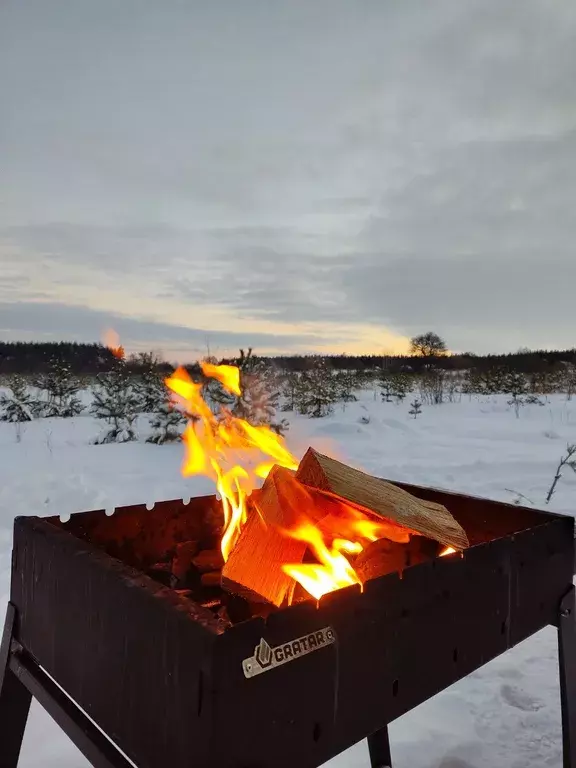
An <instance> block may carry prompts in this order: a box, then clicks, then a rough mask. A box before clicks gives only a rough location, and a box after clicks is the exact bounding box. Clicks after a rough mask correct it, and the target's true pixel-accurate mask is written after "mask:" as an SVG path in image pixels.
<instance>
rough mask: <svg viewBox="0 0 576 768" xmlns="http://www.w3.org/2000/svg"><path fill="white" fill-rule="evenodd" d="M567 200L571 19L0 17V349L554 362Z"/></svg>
mask: <svg viewBox="0 0 576 768" xmlns="http://www.w3.org/2000/svg"><path fill="white" fill-rule="evenodd" d="M575 192H576V3H570V2H566V0H522V2H518V0H434V2H430V0H402V2H390V0H354V2H352V1H351V0H346V2H345V1H344V0H290V2H286V1H285V0H282V1H280V0H242V2H238V0H212V2H208V3H207V2H201V1H200V0H162V2H157V0H97V2H95V0H2V3H0V268H1V269H0V339H4V340H6V339H24V340H32V339H33V340H56V339H62V338H66V339H74V340H78V341H93V340H97V339H98V338H99V337H100V335H101V334H102V331H103V329H105V328H107V327H113V328H114V329H115V330H116V331H117V332H118V333H119V335H120V337H121V339H122V342H123V343H124V344H125V346H126V348H127V349H129V350H130V349H133V350H135V351H137V350H139V349H146V348H154V349H161V350H163V351H164V354H165V356H166V357H168V358H169V359H177V358H178V359H188V358H190V359H193V358H195V357H198V356H200V355H202V354H205V353H206V351H207V350H210V352H211V353H212V354H217V355H218V354H220V355H226V354H230V353H231V352H233V351H234V350H236V349H237V348H238V347H240V346H253V347H254V348H255V350H256V351H257V352H258V353H274V352H286V353H289V352H348V353H356V352H372V353H375V354H381V353H389V352H402V351H404V350H405V349H406V347H407V343H408V342H407V340H408V338H409V337H411V336H412V335H414V334H416V333H419V332H423V331H427V330H434V331H436V332H438V333H439V334H441V335H442V336H443V337H444V338H445V339H446V342H447V343H448V346H449V347H450V348H451V349H454V350H460V351H474V352H477V353H483V352H500V351H514V350H515V349H517V348H519V347H521V346H523V347H530V348H542V347H545V348H551V347H555V348H566V347H573V346H574V345H575V343H576V341H575V337H574V331H573V323H572V313H571V312H570V310H569V307H570V306H571V305H572V304H573V299H574V292H575V291H574V288H575V285H576V258H575V257H574V243H575V242H576V216H575V215H574V214H573V211H572V209H573V207H574V200H575Z"/></svg>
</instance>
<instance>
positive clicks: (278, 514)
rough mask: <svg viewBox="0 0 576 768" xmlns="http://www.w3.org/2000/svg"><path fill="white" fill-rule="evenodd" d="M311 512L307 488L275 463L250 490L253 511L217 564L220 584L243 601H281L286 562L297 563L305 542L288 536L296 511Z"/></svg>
mask: <svg viewBox="0 0 576 768" xmlns="http://www.w3.org/2000/svg"><path fill="white" fill-rule="evenodd" d="M304 512H306V513H307V514H308V515H309V516H310V515H311V514H313V513H314V504H313V502H311V501H310V494H309V493H308V492H307V490H306V488H305V487H304V486H302V485H301V484H300V483H298V482H297V481H296V480H295V478H294V473H293V472H291V471H290V470H288V469H283V468H282V467H278V466H275V467H273V469H272V471H271V472H270V474H269V475H268V477H267V478H266V481H265V483H264V485H263V486H262V489H261V491H260V492H259V493H258V494H254V499H253V502H252V512H251V514H250V515H249V517H248V520H247V522H246V524H245V526H244V528H243V529H242V533H241V534H240V538H239V539H238V541H237V543H236V546H235V547H234V549H233V551H232V552H231V554H230V557H229V558H228V561H227V562H226V564H225V565H224V568H223V569H222V587H223V588H224V589H226V590H228V591H229V592H233V593H236V594H239V595H242V596H243V597H245V598H246V599H248V600H252V601H256V602H262V601H264V602H268V603H273V604H274V605H277V606H280V605H282V603H283V602H284V600H285V599H286V597H287V596H289V595H290V594H291V590H292V589H293V588H294V581H293V579H292V577H291V576H289V575H288V574H286V573H285V572H284V571H283V570H282V565H283V564H285V563H301V562H302V559H303V557H304V553H305V552H306V547H307V544H306V542H305V541H299V540H297V539H294V538H291V537H290V536H287V535H286V533H285V531H286V530H287V529H290V528H293V527H294V526H295V525H296V524H297V522H298V520H299V519H300V517H301V515H302V514H303V513H304Z"/></svg>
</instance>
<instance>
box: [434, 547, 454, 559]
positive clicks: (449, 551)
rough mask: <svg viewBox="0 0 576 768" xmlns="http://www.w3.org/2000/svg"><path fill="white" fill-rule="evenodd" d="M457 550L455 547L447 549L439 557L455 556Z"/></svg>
mask: <svg viewBox="0 0 576 768" xmlns="http://www.w3.org/2000/svg"><path fill="white" fill-rule="evenodd" d="M454 552H456V550H455V549H454V547H445V548H444V549H443V550H442V552H440V554H439V555H438V557H446V555H453V554H454Z"/></svg>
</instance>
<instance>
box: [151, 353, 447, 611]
mask: <svg viewBox="0 0 576 768" xmlns="http://www.w3.org/2000/svg"><path fill="white" fill-rule="evenodd" d="M201 368H202V371H203V373H204V376H206V377H209V378H214V379H216V380H217V381H219V382H220V383H221V385H222V386H223V387H224V388H225V389H226V390H227V391H228V392H231V393H233V394H236V395H237V396H238V395H241V381H240V371H239V370H238V368H236V367H234V366H230V365H213V364H212V363H206V362H204V363H202V364H201ZM166 385H167V387H168V388H169V390H170V392H171V393H172V397H173V398H174V399H175V401H176V404H179V405H180V406H181V407H182V408H183V410H184V411H185V412H186V413H187V414H189V415H190V416H193V417H194V418H195V420H196V421H197V423H192V421H191V422H189V423H188V425H187V427H186V430H185V432H184V435H183V440H184V445H185V456H184V462H183V465H182V473H183V474H184V475H185V476H190V475H205V476H207V477H209V478H211V479H212V480H213V481H214V483H215V485H216V488H217V491H218V494H219V495H220V498H221V500H222V509H223V516H224V528H223V535H222V541H221V549H222V555H223V557H224V560H225V561H226V560H228V558H229V556H230V553H231V552H232V550H233V549H234V547H235V545H236V542H237V541H238V537H239V536H240V533H241V531H242V526H243V525H244V523H245V522H246V519H247V499H248V497H249V495H250V494H251V493H252V491H253V490H254V489H255V488H256V487H257V485H258V484H259V483H258V479H259V478H266V477H267V476H268V474H269V472H270V470H271V469H272V467H273V466H274V465H275V464H277V465H279V466H281V467H285V468H287V469H292V470H295V469H297V468H298V461H297V460H296V459H295V457H294V456H293V455H292V454H291V453H290V451H289V450H288V448H287V447H286V445H285V444H284V441H283V438H282V437H280V436H279V435H277V434H276V433H275V432H273V431H272V430H271V429H269V428H268V427H265V426H254V425H252V424H249V423H248V422H247V421H245V420H244V419H239V418H236V417H234V416H233V415H232V413H231V412H230V411H228V410H225V409H223V410H222V412H221V413H220V414H218V415H216V414H214V413H213V411H212V409H211V408H210V405H209V404H208V403H207V402H206V401H205V400H204V397H203V394H202V393H203V384H202V383H198V382H195V381H193V380H192V378H191V377H190V376H189V374H188V372H187V371H186V369H185V368H182V367H181V368H178V369H177V370H176V371H175V372H174V373H173V375H172V376H170V377H169V378H168V379H166ZM281 489H282V492H281V494H280V495H282V493H284V494H288V496H290V498H291V502H290V503H291V506H292V508H294V509H296V510H298V514H297V524H295V525H293V526H292V527H291V528H290V529H289V530H282V533H283V534H284V535H285V536H289V537H292V538H295V539H298V540H300V541H304V542H306V543H307V545H308V549H309V551H310V552H311V553H312V554H313V555H314V556H315V558H316V560H317V561H318V562H316V563H305V564H303V563H284V564H283V565H282V568H283V570H284V572H285V573H287V574H288V575H289V576H291V577H292V578H293V579H294V580H295V581H297V582H298V583H299V584H301V585H302V587H304V589H305V590H306V591H307V592H309V594H311V595H312V596H313V597H315V598H317V599H319V598H320V597H321V596H322V595H324V594H326V593H327V592H333V591H334V590H337V589H341V588H342V587H347V586H350V585H352V584H361V581H360V579H359V577H358V575H357V573H356V572H355V570H354V568H353V566H352V564H351V562H350V558H352V557H354V556H355V555H357V554H358V553H359V552H361V551H362V549H363V548H364V547H365V546H366V545H367V544H368V543H369V542H371V541H375V540H376V539H379V538H388V539H391V540H392V541H397V542H402V543H405V542H407V541H408V540H409V538H410V533H411V532H410V531H409V530H407V529H406V528H403V527H402V526H399V525H397V524H395V523H393V522H392V521H387V520H382V521H378V520H373V519H371V518H369V517H368V516H367V515H365V514H364V513H363V512H362V511H361V510H360V509H358V508H356V507H353V506H351V505H349V504H347V503H346V502H345V501H344V500H341V499H339V498H337V497H332V496H330V495H326V494H323V493H322V492H320V491H317V490H313V489H310V488H307V487H306V486H304V485H302V484H301V483H299V482H298V481H297V480H296V478H294V479H293V480H289V479H287V478H285V482H284V483H283V484H282V486H281ZM284 502H285V503H288V501H287V500H286V499H284ZM255 507H256V509H257V510H258V512H257V513H260V514H262V512H261V511H260V510H259V508H258V504H257V503H256V504H255ZM313 520H315V521H318V522H313ZM265 522H266V523H270V524H274V523H273V521H266V520H265ZM278 530H280V529H278ZM443 554H447V553H443Z"/></svg>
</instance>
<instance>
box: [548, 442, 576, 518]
mask: <svg viewBox="0 0 576 768" xmlns="http://www.w3.org/2000/svg"><path fill="white" fill-rule="evenodd" d="M575 456H576V445H567V446H566V455H565V456H562V457H561V459H560V462H559V463H558V466H557V467H556V474H555V475H554V479H553V480H552V485H551V486H550V488H549V489H548V494H547V495H546V504H549V503H550V499H551V498H552V496H553V495H554V491H555V490H556V485H557V484H558V480H560V478H561V477H562V470H563V469H564V467H570V469H571V470H572V471H573V472H576V458H573V457H575Z"/></svg>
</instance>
